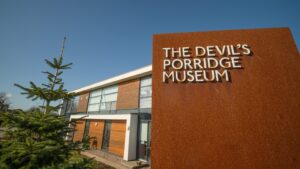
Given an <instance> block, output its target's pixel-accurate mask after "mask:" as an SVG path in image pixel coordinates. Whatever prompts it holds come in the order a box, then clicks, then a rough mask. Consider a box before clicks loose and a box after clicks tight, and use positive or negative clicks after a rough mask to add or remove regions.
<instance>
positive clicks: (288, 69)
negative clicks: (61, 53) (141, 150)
mask: <svg viewBox="0 0 300 169" xmlns="http://www.w3.org/2000/svg"><path fill="white" fill-rule="evenodd" d="M238 44H247V45H248V47H249V49H250V50H251V54H248V53H247V52H246V54H241V56H238V57H239V58H238V59H237V60H238V61H237V62H236V63H238V64H236V65H241V67H242V68H238V69H237V68H230V69H228V72H229V73H230V80H228V81H227V79H226V77H224V76H223V77H221V78H222V81H216V80H215V81H214V82H207V81H202V82H201V79H202V78H203V74H201V72H200V73H199V72H198V77H195V74H193V73H191V76H194V79H193V78H192V77H190V80H191V81H185V82H179V81H176V79H175V80H174V81H175V82H173V81H172V80H173V79H171V77H170V78H168V80H167V81H166V82H163V72H168V73H169V72H171V71H173V70H174V68H173V67H172V66H167V68H166V69H167V70H164V60H165V59H170V58H166V51H164V50H163V48H170V49H172V48H173V49H175V50H174V51H176V50H178V48H179V47H181V48H182V47H189V48H190V49H191V51H190V52H191V53H188V54H186V53H185V54H186V56H187V57H185V58H187V59H193V58H200V59H203V60H204V59H206V58H208V57H209V56H207V54H208V53H210V54H211V53H216V54H217V56H210V57H212V58H215V59H217V61H219V60H220V59H221V58H222V57H229V59H232V56H231V55H230V56H226V54H225V55H224V54H223V55H222V54H220V53H224V52H223V51H222V50H223V46H224V45H225V48H227V47H226V46H227V45H228V46H229V49H230V48H231V47H230V45H233V48H234V49H235V50H236V48H235V47H237V46H238ZM197 46H198V47H199V46H200V47H199V49H201V47H203V49H204V50H211V51H209V52H208V53H206V54H205V55H203V56H199V57H195V54H196V53H195V51H194V49H195V48H196V47H197ZM208 46H210V47H208ZM211 46H212V47H211ZM216 46H217V47H216ZM207 48H209V49H207ZM216 48H218V49H219V51H217V49H216ZM224 50H227V49H224ZM168 52H172V51H171V50H169V51H168ZM181 52H182V51H181ZM198 52H199V51H198ZM202 52H203V51H202ZM236 52H243V50H240V51H238V50H237V51H236ZM244 52H245V51H244ZM182 53H183V52H182ZM182 53H181V54H182ZM230 53H231V54H232V51H231V52H230ZM168 54H169V55H171V54H170V53H168ZM176 54H178V53H176ZM198 54H199V53H198ZM227 54H228V53H227ZM189 55H191V57H188V56H189ZM228 55H229V54H228ZM185 58H179V59H180V60H182V59H185ZM174 59H175V58H174ZM177 59H178V57H177ZM235 61H236V60H235ZM187 63H189V62H187ZM166 64H169V63H168V62H166ZM178 64H179V66H180V63H178ZM202 64H203V62H202ZM231 64H233V63H232V62H231ZM299 65H300V57H299V53H298V50H297V47H296V45H295V43H294V41H293V38H292V36H291V33H290V31H289V29H288V28H275V29H254V30H237V31H212V32H202V33H201V32H199V33H178V34H161V35H154V36H153V72H152V73H153V75H152V78H153V96H152V97H153V99H152V100H153V107H152V124H153V125H152V145H151V146H152V147H151V151H152V152H151V168H153V169H157V168H164V169H168V168H206V169H211V168H223V169H224V168H225V169H226V168H243V169H253V168H273V169H277V168H278V169H279V168H280V169H281V168H299V166H300V123H299V121H300V113H299V112H300V104H299V100H300V88H299V87H300V66H299ZM177 66H178V65H177ZM201 66H203V65H201ZM175 67H176V65H175ZM203 67H204V66H203ZM198 68H199V67H198ZM183 69H184V68H183ZM183 69H181V70H179V71H183ZM198 70H199V69H198ZM214 70H218V71H222V70H225V69H224V68H220V69H219V68H215V69H214ZM226 70H227V69H226ZM202 73H203V72H202ZM199 74H200V75H199ZM180 77H183V76H180ZM195 78H198V80H199V79H200V81H195ZM193 80H194V81H193Z"/></svg>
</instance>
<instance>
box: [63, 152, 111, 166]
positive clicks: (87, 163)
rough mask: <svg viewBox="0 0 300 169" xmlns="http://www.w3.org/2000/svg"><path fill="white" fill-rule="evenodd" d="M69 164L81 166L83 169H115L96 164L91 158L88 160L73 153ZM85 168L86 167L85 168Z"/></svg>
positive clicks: (99, 163)
mask: <svg viewBox="0 0 300 169" xmlns="http://www.w3.org/2000/svg"><path fill="white" fill-rule="evenodd" d="M69 162H70V163H73V164H76V165H77V166H81V167H82V168H83V169H85V168H92V169H115V168H114V167H111V166H108V165H106V164H103V163H101V162H98V161H96V160H94V159H92V158H88V157H86V156H83V155H81V154H79V153H78V152H73V153H72V157H71V158H70V160H69ZM85 166H86V167H85Z"/></svg>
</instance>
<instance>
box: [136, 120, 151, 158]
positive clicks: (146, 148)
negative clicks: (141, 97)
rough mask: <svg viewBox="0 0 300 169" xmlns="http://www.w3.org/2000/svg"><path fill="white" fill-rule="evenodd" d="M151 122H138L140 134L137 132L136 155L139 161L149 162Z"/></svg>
mask: <svg viewBox="0 0 300 169" xmlns="http://www.w3.org/2000/svg"><path fill="white" fill-rule="evenodd" d="M150 136H151V121H150V120H141V121H140V132H139V146H138V150H139V152H138V155H139V159H140V160H144V161H150V148H151V141H150V140H151V139H150Z"/></svg>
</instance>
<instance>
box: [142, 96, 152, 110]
mask: <svg viewBox="0 0 300 169" xmlns="http://www.w3.org/2000/svg"><path fill="white" fill-rule="evenodd" d="M151 102H152V98H151V97H146V98H141V99H140V108H151Z"/></svg>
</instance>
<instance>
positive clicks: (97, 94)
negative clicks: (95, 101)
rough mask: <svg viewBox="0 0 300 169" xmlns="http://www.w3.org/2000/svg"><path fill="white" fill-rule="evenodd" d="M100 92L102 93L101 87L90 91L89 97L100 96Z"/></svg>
mask: <svg viewBox="0 0 300 169" xmlns="http://www.w3.org/2000/svg"><path fill="white" fill-rule="evenodd" d="M101 93H102V90H101V89H100V90H95V91H92V92H91V95H90V97H95V96H100V95H101Z"/></svg>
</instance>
